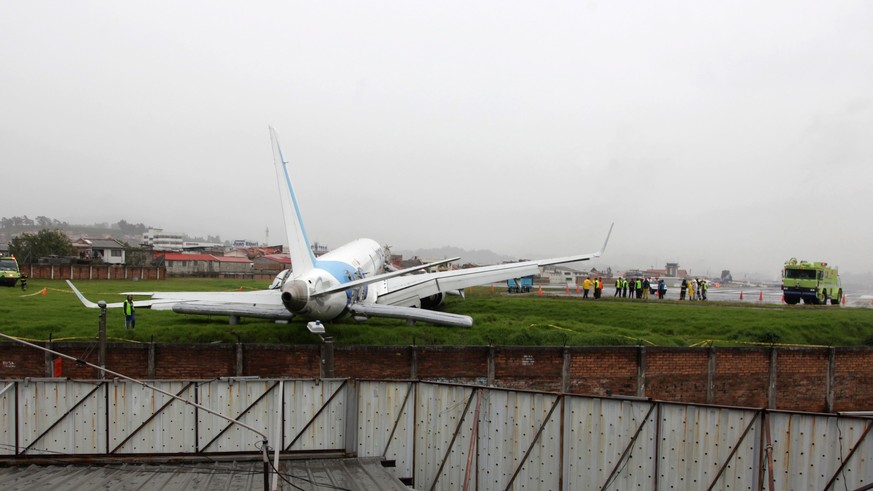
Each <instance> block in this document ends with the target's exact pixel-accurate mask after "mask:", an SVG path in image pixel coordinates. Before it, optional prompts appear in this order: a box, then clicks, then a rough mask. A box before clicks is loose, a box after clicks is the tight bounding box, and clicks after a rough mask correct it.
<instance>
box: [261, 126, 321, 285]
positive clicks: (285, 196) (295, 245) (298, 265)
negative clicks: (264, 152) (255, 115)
mask: <svg viewBox="0 0 873 491" xmlns="http://www.w3.org/2000/svg"><path fill="white" fill-rule="evenodd" d="M270 140H271V141H272V144H273V163H274V164H275V166H276V179H277V181H278V184H279V197H280V198H281V200H282V215H283V216H284V218H285V233H286V234H287V236H288V247H289V251H288V253H289V255H290V256H291V265H292V269H293V272H292V275H293V276H294V277H298V276H300V275H301V274H303V273H305V272H307V271H309V270H311V269H313V268H314V267H315V254H313V252H312V248H311V247H310V242H309V236H308V235H306V229H305V228H304V227H303V217H302V216H301V214H300V206H299V205H298V204H297V196H296V195H295V194H294V186H293V185H292V184H291V177H290V176H289V175H288V163H287V162H285V158H284V156H283V155H282V149H281V148H279V136H278V135H277V134H276V130H275V129H273V127H272V126H271V127H270Z"/></svg>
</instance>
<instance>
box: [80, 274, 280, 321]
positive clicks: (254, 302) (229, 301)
mask: <svg viewBox="0 0 873 491" xmlns="http://www.w3.org/2000/svg"><path fill="white" fill-rule="evenodd" d="M67 285H69V286H70V288H71V289H72V290H73V293H75V294H76V297H78V298H79V301H80V302H82V304H83V305H84V306H85V307H88V308H90V309H96V308H100V305H99V304H98V303H95V302H92V301H90V300H88V299H87V298H85V295H83V294H82V292H80V291H79V289H78V288H76V286H75V285H74V284H73V282H71V281H70V280H67ZM124 295H137V296H148V297H151V299H150V300H135V301H134V302H133V304H134V307H140V308H150V309H152V310H172V311H173V312H176V313H180V314H201V315H227V316H235V317H255V318H260V319H274V320H290V319H291V318H292V317H293V314H291V312H289V311H288V310H287V309H286V308H285V306H283V305H282V300H281V297H280V293H279V291H277V290H257V291H250V292H126V293H124ZM123 305H124V302H112V303H108V302H107V303H106V308H108V309H115V308H121V307H122V306H123Z"/></svg>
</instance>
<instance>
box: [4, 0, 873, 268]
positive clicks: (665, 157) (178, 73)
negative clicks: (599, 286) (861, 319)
mask: <svg viewBox="0 0 873 491" xmlns="http://www.w3.org/2000/svg"><path fill="white" fill-rule="evenodd" d="M871 26H873V2H869V1H837V2H823V1H819V2H807V1H797V0H790V1H788V0H786V1H767V2H760V1H739V2H700V1H678V2H677V1H658V2H628V1H603V2H598V1H590V2H580V1H552V2H533V1H529V2H518V1H505V0H501V1H475V2H470V1H440V2H423V1H422V2H413V1H406V0H404V1H366V2H360V1H331V2H261V1H254V2H221V1H203V2H190V1H189V2H176V1H172V2H168V1H149V2H135V1H126V2H105V1H94V2H90V1H54V2H43V1H28V2H17V1H4V2H2V3H0V111H2V113H0V114H2V117H0V162H2V169H3V178H2V182H3V186H2V192H0V215H2V216H7V217H11V216H20V215H28V216H30V217H35V216H37V215H44V216H48V217H51V218H57V219H61V220H66V221H69V222H73V223H92V222H116V221H118V220H120V219H125V220H127V221H130V222H134V223H137V222H143V223H145V224H147V225H153V226H159V227H163V228H164V229H166V230H168V231H174V232H185V233H188V234H192V235H204V236H205V235H207V234H210V235H216V234H217V235H220V236H221V237H222V239H235V238H248V239H250V240H259V241H262V240H264V235H265V229H267V227H269V230H270V242H273V243H275V242H279V241H282V240H283V239H282V238H283V237H284V229H283V225H282V215H281V210H280V209H279V199H278V196H277V186H276V182H275V177H274V174H273V168H272V154H271V150H270V141H269V133H268V130H267V127H268V125H273V126H274V127H275V128H276V129H277V131H278V132H279V135H280V138H281V143H282V147H283V150H284V152H285V154H286V157H287V158H288V160H289V161H290V162H292V164H293V165H294V176H293V178H294V183H295V186H296V188H297V192H298V195H299V199H300V202H301V207H302V209H303V213H304V217H305V218H306V221H307V223H306V225H307V228H308V229H309V235H310V237H311V238H312V239H313V240H317V241H319V242H322V243H325V244H327V245H329V246H333V247H335V246H338V245H341V244H342V243H344V242H346V241H348V240H351V239H353V238H357V237H369V238H373V239H375V240H377V241H379V242H382V243H387V244H390V245H392V246H394V247H395V248H399V249H415V248H425V247H439V246H443V245H453V246H458V247H462V248H466V249H491V250H493V251H495V252H499V253H503V254H509V255H513V256H520V257H548V256H552V255H566V254H569V253H576V252H591V251H594V250H596V249H598V248H599V247H600V245H601V243H602V241H603V238H604V236H605V234H606V231H607V229H608V227H609V224H610V222H613V221H614V222H615V224H616V225H615V231H614V233H613V236H612V239H611V240H610V244H609V247H608V249H607V251H606V254H605V255H604V257H603V259H602V260H601V261H598V263H596V265H611V266H613V267H621V268H624V267H632V266H639V267H649V266H662V265H663V264H664V263H665V262H666V261H676V262H679V263H680V265H681V266H683V267H687V268H691V269H692V273H699V274H705V273H706V272H710V273H712V274H718V273H719V272H720V271H721V270H722V269H730V270H731V271H732V272H734V274H735V276H737V275H742V274H761V275H764V276H772V277H776V276H777V275H778V271H779V269H780V266H781V265H782V263H783V261H784V260H785V259H787V258H789V257H791V256H796V257H798V258H806V259H810V260H826V261H829V262H831V263H834V264H837V265H839V266H840V268H841V271H843V272H844V273H845V272H849V273H866V272H870V271H873V266H871V259H870V258H871V251H873V226H871V218H870V214H871V206H870V201H871V194H873V29H871Z"/></svg>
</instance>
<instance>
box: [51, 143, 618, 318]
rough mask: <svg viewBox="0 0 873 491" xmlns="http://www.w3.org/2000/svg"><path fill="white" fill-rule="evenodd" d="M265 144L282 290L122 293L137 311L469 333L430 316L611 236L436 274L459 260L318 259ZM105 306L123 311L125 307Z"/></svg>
mask: <svg viewBox="0 0 873 491" xmlns="http://www.w3.org/2000/svg"><path fill="white" fill-rule="evenodd" d="M270 139H271V141H272V145H273V161H274V165H275V170H276V177H277V180H278V183H279V194H280V196H281V200H282V212H283V214H284V220H285V228H286V234H287V239H288V244H289V255H290V257H291V261H292V265H293V269H292V271H291V272H290V274H289V275H288V276H287V277H286V278H285V280H284V282H282V284H281V287H280V288H278V289H266V290H260V291H251V292H126V293H125V295H126V294H131V295H137V296H147V297H150V298H149V299H148V300H137V301H136V302H135V305H136V306H137V307H147V308H151V309H153V310H172V311H173V312H177V313H180V314H202V315H226V316H229V317H230V320H231V323H236V322H238V321H239V318H240V317H254V318H262V319H273V320H276V321H289V320H298V319H302V320H309V321H321V322H325V321H331V320H335V319H341V318H344V317H353V318H354V319H356V320H365V319H367V318H370V317H388V318H396V319H405V320H407V321H408V322H415V321H422V322H429V323H432V324H438V325H446V326H460V327H469V326H472V325H473V319H472V318H471V317H470V316H467V315H459V314H452V313H448V312H441V311H437V310H431V309H433V308H435V307H437V306H439V305H440V304H441V303H442V301H443V299H444V298H445V296H446V295H448V294H452V293H457V292H460V291H462V290H463V289H464V288H467V287H472V286H476V285H483V284H489V283H494V282H499V281H505V280H508V279H513V278H521V277H524V276H529V275H535V274H538V273H539V268H541V267H543V266H549V265H553V264H562V263H572V262H578V261H587V260H590V259H592V258H596V257H599V256H600V255H601V254H602V253H603V251H604V250H605V249H606V244H607V243H608V242H609V235H610V234H611V233H612V226H610V228H609V232H608V233H607V235H606V240H605V241H604V242H603V247H601V249H600V250H599V251H597V252H593V253H588V254H579V255H572V256H565V257H558V258H551V259H540V260H532V261H523V262H517V263H507V264H498V265H492V266H481V267H475V268H469V269H459V270H450V271H439V272H429V271H428V270H429V269H430V268H433V267H435V266H439V265H442V264H446V263H449V262H452V261H456V260H458V259H460V258H451V259H445V260H442V261H437V262H433V263H429V264H423V265H420V266H415V267H412V268H407V269H401V270H396V271H392V270H391V269H390V268H389V266H388V254H387V250H386V249H385V248H384V247H382V246H380V245H379V243H378V242H376V241H374V240H371V239H357V240H354V241H352V242H349V243H347V244H345V245H343V246H341V247H339V248H337V249H334V250H332V251H330V252H328V253H326V254H324V255H322V256H319V257H315V255H314V254H313V252H312V248H311V247H310V240H309V237H308V235H307V234H306V229H305V227H304V225H303V218H302V214H301V210H300V206H299V204H298V202H297V197H296V195H295V193H294V187H293V185H292V184H291V177H290V174H289V168H288V167H289V166H288V162H286V161H285V158H284V156H283V154H282V149H281V148H280V147H279V141H278V137H277V135H276V131H275V130H274V129H273V128H272V127H271V128H270ZM67 283H68V284H69V286H70V288H72V289H73V291H74V292H75V293H76V296H77V297H78V298H79V300H80V301H81V302H82V303H83V304H84V305H85V306H86V307H89V308H100V305H98V304H96V303H94V302H91V301H90V300H88V299H87V298H85V296H84V295H82V293H81V292H79V290H78V289H76V287H75V286H74V285H73V283H72V282H70V281H67ZM104 306H105V307H106V308H120V307H121V306H122V302H117V303H109V304H104ZM310 324H311V323H310Z"/></svg>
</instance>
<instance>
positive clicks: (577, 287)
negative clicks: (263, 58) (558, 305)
mask: <svg viewBox="0 0 873 491" xmlns="http://www.w3.org/2000/svg"><path fill="white" fill-rule="evenodd" d="M576 293H579V285H576Z"/></svg>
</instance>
